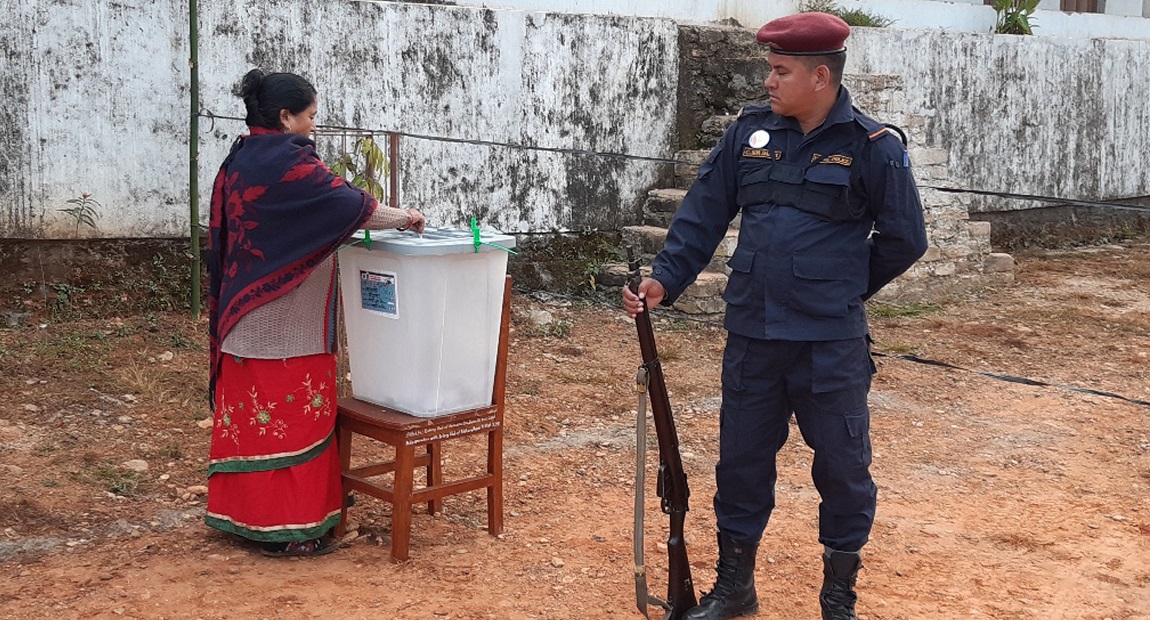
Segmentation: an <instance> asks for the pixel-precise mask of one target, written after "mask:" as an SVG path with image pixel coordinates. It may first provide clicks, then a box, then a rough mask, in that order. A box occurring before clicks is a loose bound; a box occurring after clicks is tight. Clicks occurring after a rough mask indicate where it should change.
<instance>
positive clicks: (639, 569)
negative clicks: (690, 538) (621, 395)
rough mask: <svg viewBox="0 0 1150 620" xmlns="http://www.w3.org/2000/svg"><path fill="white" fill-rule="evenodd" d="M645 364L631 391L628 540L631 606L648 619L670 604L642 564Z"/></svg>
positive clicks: (645, 447)
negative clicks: (635, 403) (631, 521)
mask: <svg viewBox="0 0 1150 620" xmlns="http://www.w3.org/2000/svg"><path fill="white" fill-rule="evenodd" d="M647 378H648V377H647V367H646V365H643V366H640V367H639V371H638V372H637V373H636V374H635V391H636V392H638V394H639V409H638V411H637V414H636V416H635V527H634V535H633V536H632V539H633V540H634V541H635V606H636V607H638V608H639V612H640V613H642V614H643V617H645V618H647V620H651V616H650V614H649V613H648V610H647V608H648V607H649V606H651V605H658V606H659V607H662V608H663V609H665V610H668V611H670V609H671V606H670V604H668V603H667V602H665V601H662V600H660V599H658V598H656V597H654V596H651V592H650V591H649V590H648V589H647V567H646V566H644V564H643V514H644V509H645V504H644V500H643V492H644V490H645V488H646V482H647V473H646V467H647Z"/></svg>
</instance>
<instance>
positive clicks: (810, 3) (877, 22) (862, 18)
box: [799, 0, 896, 28]
mask: <svg viewBox="0 0 1150 620" xmlns="http://www.w3.org/2000/svg"><path fill="white" fill-rule="evenodd" d="M799 12H800V13H830V14H831V15H834V16H836V17H839V18H841V19H842V20H843V21H844V22H846V23H847V24H849V25H851V26H861V27H865V28H886V27H887V26H889V25H891V24H893V23H894V22H895V21H896V20H893V19H891V18H889V17H883V16H882V15H879V14H877V13H871V12H870V11H864V10H862V9H844V8H843V7H841V6H839V5H838V3H837V2H835V0H805V1H804V2H801V3H799Z"/></svg>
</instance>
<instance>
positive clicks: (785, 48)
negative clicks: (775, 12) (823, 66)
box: [755, 13, 851, 56]
mask: <svg viewBox="0 0 1150 620" xmlns="http://www.w3.org/2000/svg"><path fill="white" fill-rule="evenodd" d="M850 34H851V27H850V26H848V25H847V23H846V22H844V21H843V20H842V19H841V18H839V17H835V16H834V15H830V14H828V13H799V14H798V15H788V16H786V17H780V18H778V19H776V20H773V21H770V22H767V24H766V25H764V26H763V27H762V28H759V32H758V33H757V34H756V35H755V39H757V40H758V41H759V43H763V44H766V45H769V46H770V47H771V51H772V52H775V53H776V54H787V55H791V56H822V55H825V54H837V53H839V52H845V51H846V49H847V48H846V47H845V46H844V45H843V44H844V43H845V42H846V40H847V37H848V36H850Z"/></svg>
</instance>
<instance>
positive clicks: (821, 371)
mask: <svg viewBox="0 0 1150 620" xmlns="http://www.w3.org/2000/svg"><path fill="white" fill-rule="evenodd" d="M873 371H874V365H873V364H872V362H871V359H870V351H869V347H868V343H867V339H866V338H865V337H863V338H855V339H851V340H836V341H828V342H791V341H782V340H761V339H756V338H747V337H745V336H740V335H738V334H733V333H732V334H728V337H727V346H726V350H725V352H724V354H723V404H722V410H721V414H720V416H721V417H720V422H719V424H720V426H719V461H718V463H717V464H716V465H715V480H716V484H717V489H718V490H717V492H716V493H715V500H714V503H715V515H716V517H717V520H718V527H719V529H720V530H721V531H723V532H725V533H726V534H727V535H729V536H730V537H731V538H732V539H734V540H735V541H738V542H748V543H757V542H758V541H759V540H760V538H761V537H762V534H763V530H764V529H765V528H766V526H767V521H768V520H769V519H770V516H771V511H772V510H773V509H774V507H775V480H776V479H777V470H776V463H775V460H776V455H777V454H778V451H779V449H781V448H782V447H783V444H784V443H786V441H787V435H788V432H789V426H788V424H789V421H790V417H791V413H792V412H793V413H794V414H795V419H796V420H797V422H798V426H799V431H800V432H801V433H802V436H803V440H804V441H806V443H807V445H808V446H810V447H811V449H813V450H814V462H813V464H812V465H811V477H812V478H813V480H814V484H815V487H816V488H817V489H818V491H819V495H820V497H821V499H822V502H821V503H820V504H819V542H821V543H823V544H824V545H826V546H827V547H830V548H832V549H837V550H839V551H858V550H859V549H861V548H862V546H863V545H864V544H865V543H866V541H867V538H868V536H869V535H870V530H871V524H872V523H873V522H874V513H875V500H876V497H877V493H878V490H877V488H876V487H875V485H874V482H873V481H872V480H871V476H870V471H869V467H870V463H871V443H870V411H869V409H868V408H867V392H868V391H869V390H870V380H871V374H872V373H873Z"/></svg>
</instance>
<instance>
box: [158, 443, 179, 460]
mask: <svg viewBox="0 0 1150 620" xmlns="http://www.w3.org/2000/svg"><path fill="white" fill-rule="evenodd" d="M160 456H162V457H164V458H168V459H180V458H184V446H183V444H181V443H180V442H178V441H173V442H171V443H169V444H168V445H166V446H164V447H163V448H161V449H160Z"/></svg>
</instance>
